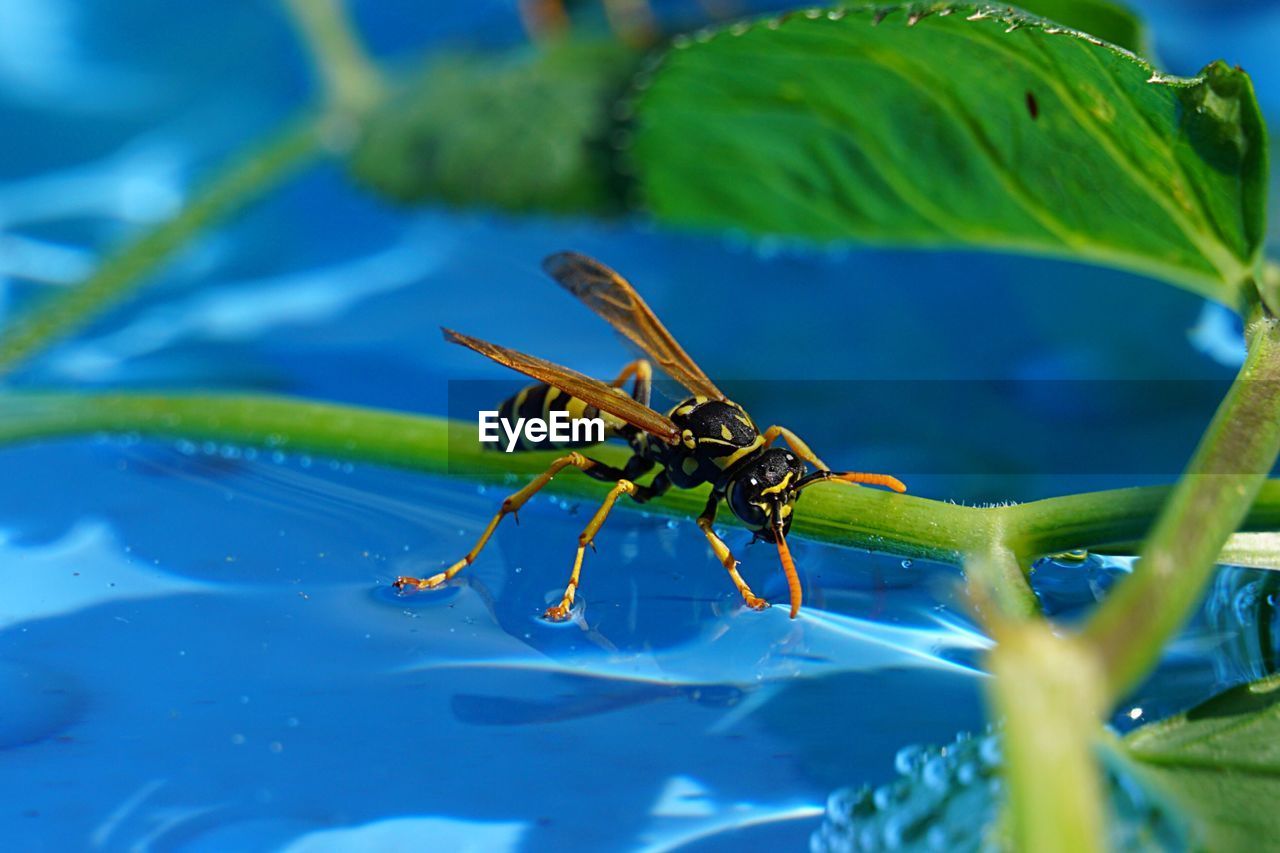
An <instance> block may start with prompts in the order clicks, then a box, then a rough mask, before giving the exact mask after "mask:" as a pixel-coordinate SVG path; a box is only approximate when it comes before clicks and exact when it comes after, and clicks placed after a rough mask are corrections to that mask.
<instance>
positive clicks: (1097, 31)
mask: <svg viewBox="0 0 1280 853" xmlns="http://www.w3.org/2000/svg"><path fill="white" fill-rule="evenodd" d="M1015 5H1017V6H1020V7H1021V8H1023V9H1025V10H1026V11H1028V12H1030V13H1031V14H1033V15H1039V16H1040V17H1042V18H1048V19H1049V20H1051V21H1057V22H1058V23H1059V24H1066V25H1067V26H1068V27H1071V28H1072V29H1076V30H1079V31H1080V32H1082V33H1089V34H1090V35H1094V36H1097V37H1098V38H1100V39H1102V40H1103V41H1109V42H1111V43H1112V44H1114V45H1117V46H1119V47H1123V48H1124V49H1126V50H1131V51H1133V52H1134V53H1136V54H1138V55H1139V56H1142V55H1145V54H1146V53H1147V33H1146V30H1145V28H1144V27H1143V26H1142V21H1141V20H1140V19H1139V18H1138V16H1137V15H1135V14H1133V12H1131V11H1129V10H1128V9H1126V8H1125V7H1123V6H1121V5H1119V4H1118V3H1111V2H1109V0H1022V2H1020V3H1016V4H1015Z"/></svg>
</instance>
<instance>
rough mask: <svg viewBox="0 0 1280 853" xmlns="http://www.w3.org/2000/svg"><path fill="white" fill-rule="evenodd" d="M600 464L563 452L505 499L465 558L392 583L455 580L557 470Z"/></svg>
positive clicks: (425, 585) (431, 585)
mask: <svg viewBox="0 0 1280 853" xmlns="http://www.w3.org/2000/svg"><path fill="white" fill-rule="evenodd" d="M598 465H599V463H597V462H595V461H594V460H592V459H588V458H587V457H585V456H583V455H582V454H581V453H570V454H569V455H567V456H561V457H560V458H559V459H557V460H555V461H554V462H552V463H551V466H550V467H548V468H547V470H545V471H543V472H542V473H541V474H539V475H538V476H537V477H534V478H533V479H532V480H531V481H530V482H529V484H528V485H527V486H525V487H524V488H523V489H521V490H520V491H518V492H516V493H515V494H513V495H511V496H510V497H508V498H507V499H506V500H504V501H503V502H502V506H501V507H500V508H499V509H498V512H497V514H496V515H494V517H493V518H492V519H491V520H490V521H489V526H488V527H486V528H485V529H484V532H483V533H481V534H480V538H479V539H478V540H477V541H476V544H475V545H474V546H472V548H471V550H470V551H468V552H467V553H466V554H465V555H464V556H463V557H462V559H461V560H459V561H458V562H456V563H454V564H453V565H452V566H450V567H449V568H447V569H445V570H444V571H443V572H439V573H438V574H434V575H432V576H431V577H429V578H425V579H419V578H413V577H407V576H401V577H398V578H396V580H395V582H394V583H393V584H392V586H394V587H395V588H396V589H400V590H404V589H435V588H436V587H438V586H440V585H441V584H443V583H446V582H448V581H450V580H452V579H453V577H454V576H455V575H457V574H458V572H460V571H462V570H463V569H465V568H466V567H467V566H469V565H471V564H472V563H474V562H475V560H476V557H478V556H479V555H480V552H481V551H483V550H484V546H485V544H486V543H488V541H489V537H491V536H493V532H494V531H495V530H497V529H498V525H499V524H501V523H502V519H504V518H506V517H507V516H508V515H514V514H515V513H517V512H518V511H519V510H520V507H522V506H524V505H525V504H526V503H527V502H528V501H529V499H530V498H531V497H533V496H534V495H536V494H537V493H538V492H539V491H540V490H541V489H542V487H543V486H545V485H546V484H547V483H550V482H551V480H552V478H553V477H555V475H556V474H559V473H560V472H561V471H562V470H563V469H565V468H568V467H570V466H572V467H574V468H578V469H579V470H581V471H584V472H586V473H587V474H593V472H592V469H593V468H596V467H597V466H598ZM518 520H519V519H518V518H517V521H518Z"/></svg>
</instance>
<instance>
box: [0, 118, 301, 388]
mask: <svg viewBox="0 0 1280 853" xmlns="http://www.w3.org/2000/svg"><path fill="white" fill-rule="evenodd" d="M319 147H320V133H319V121H318V120H317V119H315V118H306V119H302V120H298V121H294V122H293V123H292V124H290V125H289V126H288V127H287V128H285V129H284V130H282V131H281V132H280V133H279V134H278V135H276V137H275V138H273V139H271V140H270V141H269V142H267V143H266V144H265V145H262V146H258V147H254V148H253V149H251V150H250V151H249V152H247V153H246V154H245V155H243V156H242V157H240V158H239V159H238V160H237V161H236V162H235V163H234V164H232V165H231V167H230V168H228V169H227V170H226V171H225V172H223V173H222V174H221V175H220V176H218V177H216V178H215V179H214V180H213V181H212V182H210V183H209V184H208V185H207V186H206V187H205V188H204V189H203V190H202V191H200V192H198V193H197V194H196V195H195V196H194V197H193V198H192V199H191V200H190V201H188V202H187V204H185V205H184V206H183V208H182V210H181V212H179V213H177V214H176V215H174V216H173V217H172V218H170V219H168V220H165V221H164V222H162V223H160V224H159V225H157V226H155V227H154V228H151V229H150V230H148V231H147V232H146V233H144V234H142V235H141V236H140V237H137V238H135V239H134V240H132V241H130V242H128V243H126V244H125V245H124V246H121V247H120V248H119V249H117V250H115V251H114V252H113V253H111V254H110V255H108V256H107V257H106V259H105V260H103V261H102V263H101V264H99V266H98V268H97V270H96V271H94V272H93V274H92V275H90V276H89V277H88V278H87V279H85V280H84V281H83V282H81V283H79V284H76V285H73V286H71V287H67V288H60V289H59V290H58V291H57V292H56V293H53V294H52V295H50V296H48V297H45V298H44V299H43V301H41V302H40V303H39V304H37V305H35V306H34V307H33V308H32V309H31V310H28V311H26V312H25V313H23V314H21V315H19V316H18V317H17V319H16V320H15V321H14V322H13V324H12V325H11V326H10V327H9V328H7V329H4V330H3V331H0V376H3V375H4V374H5V373H7V372H9V371H10V370H12V369H13V367H14V365H16V364H17V363H18V362H19V361H22V360H23V359H24V358H26V357H28V356H30V355H31V354H33V353H35V352H36V351H37V350H40V349H43V348H44V347H46V346H48V345H49V344H50V343H52V342H53V341H55V340H57V339H59V338H62V337H65V336H66V335H69V334H71V333H73V332H75V331H76V330H77V329H79V328H80V327H81V326H83V325H84V324H85V323H87V322H88V321H89V320H90V319H92V318H93V317H94V316H96V315H98V314H100V313H101V312H102V311H104V310H105V309H107V308H108V307H110V306H111V305H113V304H114V303H116V302H118V301H120V300H122V299H124V298H125V297H127V296H129V295H130V294H131V293H132V292H133V291H134V290H136V289H137V288H138V287H139V286H140V284H141V283H142V281H143V280H144V279H145V278H146V276H147V275H149V274H151V273H153V272H155V271H156V269H157V268H158V267H160V265H161V264H163V263H164V262H165V261H167V260H168V259H169V258H170V257H172V256H173V254H174V252H176V251H177V250H178V249H180V248H182V247H183V246H184V245H186V244H187V243H188V242H189V241H190V240H191V239H192V238H194V237H195V236H196V235H198V234H200V233H201V232H203V231H205V230H206V229H208V228H209V227H210V226H212V225H214V224H216V223H217V222H219V221H221V220H223V219H226V218H227V217H228V216H229V215H231V214H232V213H235V212H236V211H238V210H239V209H241V208H242V207H244V206H245V205H246V204H248V203H250V202H251V201H253V200H254V199H256V198H258V197H259V196H261V195H263V194H264V193H266V192H267V190H269V189H271V188H272V187H274V186H275V185H276V184H278V183H279V182H280V181H282V180H283V179H284V178H285V177H287V176H288V175H290V174H291V173H292V172H293V171H294V170H296V169H298V168H299V167H301V166H302V165H303V164H304V163H306V162H307V160H308V159H309V158H310V157H311V156H312V155H313V154H315V153H316V151H317V150H318V149H319Z"/></svg>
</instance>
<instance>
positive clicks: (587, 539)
mask: <svg viewBox="0 0 1280 853" xmlns="http://www.w3.org/2000/svg"><path fill="white" fill-rule="evenodd" d="M635 492H636V484H635V483H633V482H631V481H630V480H619V481H618V482H617V483H615V484H614V486H613V488H612V489H610V490H609V494H607V495H605V499H604V502H603V503H601V504H600V508H599V509H598V510H596V514H595V515H594V516H592V517H591V521H589V522H588V523H587V526H586V527H585V528H583V530H582V532H581V533H580V534H578V553H577V554H576V555H575V556H574V558H573V572H572V573H570V575H569V584H568V585H567V586H566V587H565V588H564V597H563V598H561V599H560V603H559V604H557V605H556V606H555V607H548V608H547V609H546V612H544V613H543V614H542V618H544V619H549V620H550V621H552V622H563V621H564V620H566V619H568V618H569V608H570V607H572V606H573V599H574V596H575V595H577V592H578V577H579V575H581V574H582V558H583V555H584V554H585V553H586V550H587V546H588V545H591V544H592V540H593V539H595V538H596V534H597V533H598V532H599V531H600V528H601V527H602V526H603V525H604V521H605V519H606V518H608V517H609V510H611V509H613V505H614V504H615V503H617V501H618V496H619V495H634V494H635ZM593 547H594V546H593Z"/></svg>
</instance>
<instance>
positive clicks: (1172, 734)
mask: <svg viewBox="0 0 1280 853" xmlns="http://www.w3.org/2000/svg"><path fill="white" fill-rule="evenodd" d="M1125 743H1126V745H1127V747H1128V752H1129V756H1130V757H1131V758H1133V759H1135V760H1136V761H1138V762H1139V763H1140V764H1141V765H1142V766H1143V767H1144V768H1145V769H1146V770H1147V771H1148V774H1149V775H1150V777H1151V778H1152V780H1153V781H1155V782H1156V783H1157V784H1158V785H1160V786H1162V787H1164V788H1165V789H1166V790H1167V791H1169V792H1170V793H1172V794H1174V795H1175V796H1177V797H1178V799H1179V800H1180V801H1181V802H1183V803H1184V804H1186V807H1187V808H1188V809H1190V810H1191V811H1192V813H1193V814H1194V815H1195V816H1196V817H1197V818H1198V820H1199V828H1200V831H1201V833H1202V835H1203V838H1202V839H1201V843H1202V846H1204V847H1205V848H1207V849H1212V850H1256V849H1260V847H1261V846H1264V845H1265V844H1267V843H1274V841H1275V839H1276V838H1277V837H1280V809H1277V808H1276V803H1277V802H1280V676H1271V677H1270V678H1265V679H1263V680H1261V681H1256V682H1254V683H1252V684H1245V685H1241V686H1240V687H1235V688H1233V689H1231V690H1228V691H1226V692H1225V693H1222V694H1220V695H1218V696H1215V697H1214V698H1213V699H1210V700H1209V701H1208V702H1205V703H1204V704H1202V705H1198V706H1197V707H1195V708H1193V709H1191V710H1190V711H1187V712H1186V713H1185V714H1179V715H1178V716H1176V717H1173V718H1171V719H1168V720H1164V721H1162V722H1159V723H1153V724H1152V725H1149V726H1143V727H1142V728H1140V729H1138V730H1136V731H1134V732H1132V733H1131V734H1130V735H1129V736H1128V737H1127V738H1126V739H1125Z"/></svg>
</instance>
